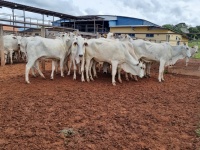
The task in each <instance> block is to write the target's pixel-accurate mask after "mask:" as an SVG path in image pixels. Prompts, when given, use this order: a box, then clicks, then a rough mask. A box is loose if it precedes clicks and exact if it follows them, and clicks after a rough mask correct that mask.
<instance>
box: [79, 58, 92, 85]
mask: <svg viewBox="0 0 200 150" xmlns="http://www.w3.org/2000/svg"><path fill="white" fill-rule="evenodd" d="M90 60H91V59H90ZM90 60H89V63H90ZM89 65H90V64H88V69H89ZM84 66H85V58H84V56H83V57H82V61H81V81H82V82H85V77H84ZM86 74H87V75H88V71H87V72H86ZM87 78H88V79H89V76H87Z"/></svg>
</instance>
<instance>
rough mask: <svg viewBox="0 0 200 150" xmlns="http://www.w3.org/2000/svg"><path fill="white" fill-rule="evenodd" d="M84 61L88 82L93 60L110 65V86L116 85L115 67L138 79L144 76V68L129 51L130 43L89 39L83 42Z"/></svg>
mask: <svg viewBox="0 0 200 150" xmlns="http://www.w3.org/2000/svg"><path fill="white" fill-rule="evenodd" d="M85 46H86V47H85V59H86V65H85V68H86V78H87V81H88V82H89V81H90V79H89V66H90V61H91V60H92V59H94V60H95V61H97V62H108V63H110V64H111V65H112V84H113V85H116V82H115V75H116V72H117V67H120V68H122V69H123V70H124V71H126V72H128V73H131V74H133V75H138V76H139V77H141V78H142V77H143V76H144V68H143V67H144V66H143V65H142V64H140V63H139V61H138V60H137V59H134V58H133V57H132V56H131V55H130V53H129V50H128V49H130V48H132V45H131V43H130V42H121V41H116V40H109V39H90V40H88V41H87V42H85Z"/></svg>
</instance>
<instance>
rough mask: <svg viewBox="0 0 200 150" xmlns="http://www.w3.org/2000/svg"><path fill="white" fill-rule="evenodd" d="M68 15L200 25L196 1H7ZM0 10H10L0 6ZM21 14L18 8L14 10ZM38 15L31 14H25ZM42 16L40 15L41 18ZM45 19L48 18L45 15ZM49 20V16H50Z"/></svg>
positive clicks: (8, 11) (198, 3)
mask: <svg viewBox="0 0 200 150" xmlns="http://www.w3.org/2000/svg"><path fill="white" fill-rule="evenodd" d="M8 1H11V2H15V3H20V4H25V5H29V6H34V7H38V8H43V9H47V10H52V11H57V12H61V13H66V14H69V15H74V16H79V15H119V16H128V17H134V18H140V19H145V20H148V21H150V22H153V23H155V24H158V25H160V26H162V25H164V24H173V25H176V24H178V23H182V22H184V23H186V24H187V25H191V26H197V25H200V9H199V6H200V0H166V1H163V0H8ZM0 12H1V13H2V12H4V13H10V14H11V13H12V11H11V9H8V8H4V7H3V8H2V9H0ZM15 13H16V14H19V15H22V11H17V10H16V11H15ZM28 15H29V16H32V17H36V18H38V17H41V15H36V14H33V13H27V14H26V16H28ZM41 18H42V17H41ZM45 19H48V18H46V17H45ZM50 19H51V18H50Z"/></svg>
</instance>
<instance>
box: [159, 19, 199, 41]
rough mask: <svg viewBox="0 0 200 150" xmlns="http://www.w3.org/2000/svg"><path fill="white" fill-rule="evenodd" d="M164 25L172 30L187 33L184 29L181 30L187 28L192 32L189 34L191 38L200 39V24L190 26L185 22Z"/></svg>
mask: <svg viewBox="0 0 200 150" xmlns="http://www.w3.org/2000/svg"><path fill="white" fill-rule="evenodd" d="M162 27H164V28H166V29H169V30H172V31H175V32H177V33H180V34H185V33H184V32H183V30H181V29H183V28H185V29H187V30H188V31H189V33H191V34H187V36H188V37H189V39H200V26H196V27H190V26H188V25H187V24H185V23H179V24H177V25H172V24H165V25H163V26H162ZM195 33H196V34H195Z"/></svg>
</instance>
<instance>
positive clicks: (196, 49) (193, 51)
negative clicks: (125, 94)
mask: <svg viewBox="0 0 200 150" xmlns="http://www.w3.org/2000/svg"><path fill="white" fill-rule="evenodd" d="M189 49H190V53H191V56H194V55H195V54H196V53H197V52H198V46H197V45H195V46H194V47H192V48H191V47H189ZM188 62H189V57H186V64H185V66H186V67H187V66H188Z"/></svg>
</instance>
